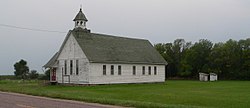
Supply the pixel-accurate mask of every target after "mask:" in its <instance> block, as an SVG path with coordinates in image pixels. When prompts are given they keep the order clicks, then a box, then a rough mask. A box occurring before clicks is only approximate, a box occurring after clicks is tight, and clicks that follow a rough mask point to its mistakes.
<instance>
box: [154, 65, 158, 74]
mask: <svg viewBox="0 0 250 108" xmlns="http://www.w3.org/2000/svg"><path fill="white" fill-rule="evenodd" d="M154 75H157V67H156V66H154Z"/></svg>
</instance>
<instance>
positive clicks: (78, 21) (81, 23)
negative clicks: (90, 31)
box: [73, 8, 88, 29]
mask: <svg viewBox="0 0 250 108" xmlns="http://www.w3.org/2000/svg"><path fill="white" fill-rule="evenodd" d="M73 21H75V28H77V27H81V28H83V29H86V22H87V21H88V20H87V18H86V16H85V15H84V14H83V12H82V8H80V11H79V12H78V14H77V15H76V17H75V19H74V20H73Z"/></svg>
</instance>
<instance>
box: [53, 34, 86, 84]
mask: <svg viewBox="0 0 250 108" xmlns="http://www.w3.org/2000/svg"><path fill="white" fill-rule="evenodd" d="M65 60H67V75H69V77H70V81H69V80H68V76H63V79H62V74H63V75H64V71H65V70H64V61H65ZM70 60H73V74H72V75H70ZM76 60H79V74H78V75H76ZM58 61H59V64H58V68H57V72H56V77H57V81H58V83H62V81H63V82H64V83H69V82H70V83H76V84H84V83H88V80H89V79H88V73H89V60H88V59H87V58H86V55H85V54H84V52H83V51H82V49H81V47H80V46H79V44H78V43H77V41H76V39H75V38H74V37H73V36H72V34H71V35H70V37H69V38H68V40H67V41H66V43H65V46H64V47H63V49H62V51H61V53H60V55H59V57H58ZM62 71H63V72H62Z"/></svg>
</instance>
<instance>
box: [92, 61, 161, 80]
mask: <svg viewBox="0 0 250 108" xmlns="http://www.w3.org/2000/svg"><path fill="white" fill-rule="evenodd" d="M103 65H106V75H103ZM111 65H114V75H111V73H110V72H111ZM118 65H121V68H122V71H121V75H118ZM133 66H136V75H133ZM142 66H145V75H143V74H142ZM149 66H151V75H149V74H148V67H149ZM154 66H156V67H157V74H156V75H154ZM89 78H90V79H89V83H90V84H113V83H146V82H164V81H165V66H164V65H146V64H145V65H141V64H140V65H138V64H101V63H91V64H90V74H89Z"/></svg>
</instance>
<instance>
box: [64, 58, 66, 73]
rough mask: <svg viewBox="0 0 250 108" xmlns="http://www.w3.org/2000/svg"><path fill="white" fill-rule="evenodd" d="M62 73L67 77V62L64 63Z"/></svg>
mask: <svg viewBox="0 0 250 108" xmlns="http://www.w3.org/2000/svg"><path fill="white" fill-rule="evenodd" d="M64 73H65V75H67V60H65V61H64Z"/></svg>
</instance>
